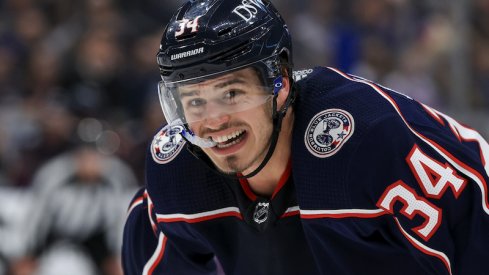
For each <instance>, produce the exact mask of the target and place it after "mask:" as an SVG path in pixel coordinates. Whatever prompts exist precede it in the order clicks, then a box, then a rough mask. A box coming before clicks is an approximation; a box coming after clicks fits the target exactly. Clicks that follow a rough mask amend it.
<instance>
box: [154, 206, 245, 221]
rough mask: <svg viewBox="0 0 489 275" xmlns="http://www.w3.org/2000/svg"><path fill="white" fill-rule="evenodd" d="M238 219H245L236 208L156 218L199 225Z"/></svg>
mask: <svg viewBox="0 0 489 275" xmlns="http://www.w3.org/2000/svg"><path fill="white" fill-rule="evenodd" d="M225 217H236V218H238V219H240V220H242V219H243V217H242V215H241V213H240V212H239V209H238V208H236V207H228V208H223V209H218V210H213V211H207V212H202V213H197V214H165V215H161V214H157V215H156V218H157V221H158V222H186V223H197V222H202V221H208V220H213V219H219V218H225Z"/></svg>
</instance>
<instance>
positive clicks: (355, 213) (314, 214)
mask: <svg viewBox="0 0 489 275" xmlns="http://www.w3.org/2000/svg"><path fill="white" fill-rule="evenodd" d="M300 213H301V219H321V218H333V219H343V218H364V219H369V218H377V217H380V216H384V215H388V214H389V213H388V212H387V211H385V210H383V209H374V210H359V209H347V210H301V211H300Z"/></svg>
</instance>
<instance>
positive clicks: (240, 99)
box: [158, 68, 273, 125]
mask: <svg viewBox="0 0 489 275" xmlns="http://www.w3.org/2000/svg"><path fill="white" fill-rule="evenodd" d="M158 94H159V97H160V103H161V106H162V109H163V113H164V115H165V119H166V120H167V123H168V124H170V125H176V124H181V123H188V124H191V123H196V122H205V121H206V120H208V119H218V118H220V117H222V116H227V115H232V114H236V113H241V112H247V111H252V110H253V109H255V108H257V107H259V106H261V105H263V104H265V103H267V102H271V99H272V98H273V87H266V86H264V85H263V84H262V80H261V79H260V77H259V73H258V72H257V71H256V70H255V69H253V68H246V69H242V70H239V71H234V72H229V73H227V74H223V75H220V76H217V77H216V76H208V77H201V78H199V79H193V80H189V81H179V82H173V83H165V82H163V81H161V82H160V83H159V85H158Z"/></svg>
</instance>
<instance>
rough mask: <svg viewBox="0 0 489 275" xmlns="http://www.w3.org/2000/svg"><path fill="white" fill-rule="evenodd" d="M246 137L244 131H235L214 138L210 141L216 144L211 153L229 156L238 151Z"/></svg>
mask: <svg viewBox="0 0 489 275" xmlns="http://www.w3.org/2000/svg"><path fill="white" fill-rule="evenodd" d="M246 137H247V132H246V131H245V130H236V131H234V132H232V133H230V134H227V135H222V136H214V137H212V140H213V141H215V142H217V145H216V146H215V147H213V148H212V149H213V151H214V152H216V153H218V154H231V153H234V152H236V151H237V150H239V149H240V148H241V147H242V145H244V142H243V141H244V140H245V139H246Z"/></svg>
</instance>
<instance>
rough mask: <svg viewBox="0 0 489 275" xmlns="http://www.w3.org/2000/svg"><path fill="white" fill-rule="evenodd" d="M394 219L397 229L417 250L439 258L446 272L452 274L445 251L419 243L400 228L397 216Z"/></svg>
mask: <svg viewBox="0 0 489 275" xmlns="http://www.w3.org/2000/svg"><path fill="white" fill-rule="evenodd" d="M394 220H395V221H396V223H397V226H398V227H399V231H401V233H402V234H403V235H404V237H406V239H407V240H408V241H409V242H410V243H411V244H412V245H413V246H414V247H416V249H418V250H419V251H421V252H423V253H424V254H426V255H429V256H433V257H436V258H438V259H440V260H441V261H442V262H443V264H444V265H445V267H446V268H447V270H448V272H449V273H450V274H452V268H451V265H450V260H449V259H448V257H447V256H446V255H445V253H443V252H441V251H438V250H434V249H431V248H429V247H427V246H425V245H423V244H421V243H419V242H418V241H417V240H416V239H415V238H414V237H412V236H411V235H409V234H408V233H407V232H406V231H405V230H404V228H402V226H401V223H400V222H399V220H398V219H397V218H395V217H394Z"/></svg>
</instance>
